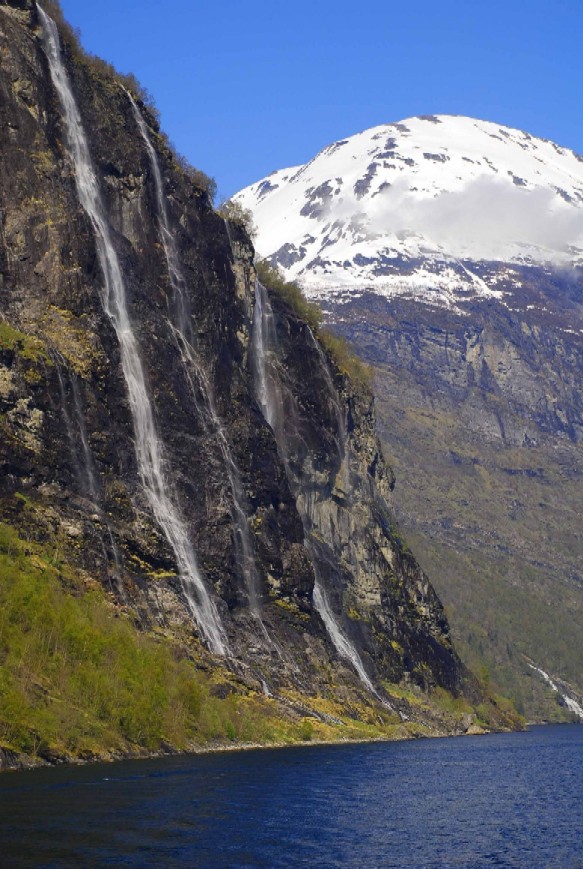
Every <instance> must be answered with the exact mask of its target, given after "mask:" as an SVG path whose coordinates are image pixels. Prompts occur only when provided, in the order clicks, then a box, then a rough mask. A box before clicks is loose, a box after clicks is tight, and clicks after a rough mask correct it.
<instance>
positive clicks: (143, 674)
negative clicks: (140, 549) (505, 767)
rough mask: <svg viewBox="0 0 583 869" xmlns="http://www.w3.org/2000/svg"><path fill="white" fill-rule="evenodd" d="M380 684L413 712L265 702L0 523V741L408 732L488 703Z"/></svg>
mask: <svg viewBox="0 0 583 869" xmlns="http://www.w3.org/2000/svg"><path fill="white" fill-rule="evenodd" d="M337 688H339V696H341V695H342V689H341V686H337ZM387 688H388V690H389V691H391V690H392V692H393V695H394V696H396V697H404V698H405V699H407V700H408V702H409V703H411V704H412V707H413V710H414V712H417V713H418V715H417V716H414V717H413V719H412V720H409V721H407V722H406V723H403V722H401V720H400V719H399V717H398V716H397V715H396V714H394V713H391V712H388V711H387V710H386V709H383V708H381V707H379V706H378V705H377V704H371V703H370V702H364V701H363V702H360V703H359V702H358V701H355V698H351V700H350V703H348V704H347V703H343V702H342V701H340V700H338V699H334V696H333V692H332V693H330V695H329V696H327V697H322V696H321V697H306V696H303V695H300V694H298V692H297V691H295V690H292V689H290V690H287V691H282V692H281V698H282V699H281V702H280V701H279V700H275V699H271V698H267V697H264V696H263V695H262V694H259V693H257V692H256V691H254V690H252V689H250V688H249V686H247V685H245V684H244V683H243V682H242V681H240V680H238V679H237V677H235V676H233V674H232V673H229V672H228V671H227V670H226V669H225V668H224V667H223V666H221V663H220V662H217V661H216V660H215V661H210V660H209V659H208V657H207V656H206V655H205V654H204V652H203V651H202V650H200V649H199V648H196V647H195V648H192V647H190V648H189V647H187V646H186V645H184V644H182V643H180V642H178V641H177V639H176V637H175V636H171V635H169V634H165V633H163V632H161V631H159V630H158V631H142V630H140V629H139V628H138V627H137V626H136V624H135V623H134V621H133V620H132V617H131V614H128V613H124V612H123V611H121V610H120V609H119V608H116V607H115V606H114V605H113V604H112V603H111V602H110V601H109V600H108V598H107V596H106V594H105V593H104V591H103V589H102V588H101V587H100V586H99V584H98V583H93V582H91V581H89V582H88V581H87V580H85V581H81V580H79V579H78V578H76V575H75V573H74V571H73V570H72V569H71V568H69V567H68V566H67V565H66V564H63V563H61V562H59V561H58V560H57V559H56V558H55V556H54V554H52V553H51V552H49V551H47V550H46V549H43V548H42V547H40V546H39V545H38V544H36V543H31V542H29V541H26V540H23V539H22V538H21V537H19V536H18V534H17V533H16V531H15V530H14V528H12V527H11V526H10V525H7V524H5V523H2V524H0V748H4V749H9V750H12V751H15V752H17V753H22V754H26V755H29V756H32V757H33V758H34V757H41V758H44V759H48V760H51V761H53V760H60V759H62V760H65V759H75V758H82V759H83V758H85V759H90V758H96V757H108V756H110V757H115V756H122V755H132V754H138V755H139V754H145V753H149V752H150V753H151V752H156V751H161V750H188V749H193V748H196V747H212V746H215V745H229V744H230V745H237V744H240V745H242V744H293V743H295V742H305V741H308V740H321V741H332V740H335V741H337V740H344V739H373V738H386V739H395V738H408V737H411V736H419V735H431V734H438V733H444V732H447V731H448V730H452V729H455V728H456V726H458V727H459V723H460V720H461V719H462V718H463V717H464V716H467V715H468V714H470V713H474V716H473V720H474V721H476V723H477V724H483V725H485V726H487V724H488V720H487V719H488V710H487V709H486V708H485V707H484V709H483V710H480V709H478V710H477V711H476V710H472V708H471V707H470V706H468V704H467V703H465V702H464V701H463V700H457V701H456V700H453V698H451V697H449V696H448V695H446V694H445V692H441V691H438V692H436V694H435V696H433V697H432V698H429V697H427V696H425V695H422V694H421V693H420V692H417V693H415V692H412V691H410V690H408V689H402V688H401V689H400V688H397V687H396V686H387ZM476 712H477V714H476ZM312 713H315V715H314V714H312ZM318 715H319V716H324V720H319V719H318V717H317V716H318ZM326 716H333V717H334V719H336V721H337V723H327V722H326V720H325V718H326ZM415 718H417V720H414V719H415ZM419 719H426V720H427V722H432V723H422V722H420V721H419Z"/></svg>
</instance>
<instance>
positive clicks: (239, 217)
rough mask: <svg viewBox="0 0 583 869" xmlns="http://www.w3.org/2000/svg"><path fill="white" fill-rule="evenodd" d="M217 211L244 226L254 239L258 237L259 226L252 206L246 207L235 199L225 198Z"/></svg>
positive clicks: (231, 221)
mask: <svg viewBox="0 0 583 869" xmlns="http://www.w3.org/2000/svg"><path fill="white" fill-rule="evenodd" d="M217 213H218V214H220V215H221V217H224V219H225V220H228V221H229V222H230V223H235V224H237V226H242V227H243V228H244V229H245V231H246V232H247V235H248V236H249V238H250V239H251V240H252V241H254V240H255V238H256V237H257V227H256V226H255V222H254V220H253V213H252V211H251V209H250V208H244V206H243V205H241V203H240V202H236V201H235V200H234V199H225V200H224V201H223V202H221V204H220V205H219V206H218V208H217Z"/></svg>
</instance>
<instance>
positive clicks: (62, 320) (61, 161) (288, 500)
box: [0, 0, 509, 765]
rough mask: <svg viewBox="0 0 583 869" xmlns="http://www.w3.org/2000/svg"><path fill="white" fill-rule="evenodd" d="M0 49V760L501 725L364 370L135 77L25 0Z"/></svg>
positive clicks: (1, 31) (1, 36) (18, 0)
mask: <svg viewBox="0 0 583 869" xmlns="http://www.w3.org/2000/svg"><path fill="white" fill-rule="evenodd" d="M46 5H47V8H48V9H50V11H51V12H52V13H53V14H54V15H55V16H56V17H57V18H58V17H59V11H58V6H56V4H55V3H54V2H50V3H47V4H46ZM0 51H1V53H2V67H1V69H0V97H1V101H0V110H1V112H2V119H3V125H4V128H5V129H6V130H7V136H6V137H5V138H3V139H2V141H1V142H0V209H1V212H0V213H1V226H0V284H1V287H2V293H1V294H0V432H1V435H2V437H1V438H0V518H1V520H2V524H1V525H0V638H1V644H0V765H3V764H12V763H16V762H18V760H17V759H15V754H18V753H22V752H24V753H26V754H29V755H35V756H36V757H37V759H38V757H39V756H40V757H43V758H44V759H45V760H48V761H54V760H59V759H60V760H62V759H67V758H71V757H86V758H87V757H94V756H103V755H104V754H108V753H112V752H113V753H116V752H118V753H119V752H128V753H139V752H144V751H167V750H174V749H178V748H184V747H188V746H192V745H204V744H208V743H209V741H213V740H219V741H229V742H233V741H238V742H243V741H247V742H249V741H260V742H274V741H278V740H279V741H281V740H282V739H283V740H292V741H294V740H298V739H309V738H311V736H312V735H314V736H317V737H321V738H327V739H330V738H345V737H352V738H354V737H355V736H359V735H360V736H363V737H365V738H366V737H368V736H372V735H381V736H382V735H385V736H406V735H411V734H413V733H423V732H426V733H438V732H440V733H444V732H462V731H463V732H465V731H466V730H467V729H468V728H471V727H473V726H476V722H478V721H479V722H481V724H482V725H484V724H486V719H488V721H490V722H491V725H492V726H505V725H506V724H507V723H508V721H509V719H507V717H506V716H505V714H504V713H502V712H501V711H500V710H499V709H498V708H497V707H496V706H495V705H494V704H493V703H491V702H490V701H489V700H488V698H487V697H486V695H485V694H484V691H483V689H482V688H481V687H480V685H479V684H478V683H477V682H476V680H475V679H474V678H473V677H472V676H471V674H470V673H469V672H468V671H467V670H466V668H465V667H464V666H463V664H462V663H461V661H460V660H459V658H458V656H457V654H456V653H455V650H454V649H453V647H452V643H451V640H450V637H449V627H448V624H447V620H446V619H445V616H444V613H443V608H442V606H441V604H440V602H439V600H438V598H437V596H436V594H435V592H434V591H433V589H432V587H431V586H430V584H429V583H428V581H427V578H426V576H425V575H424V574H423V572H422V570H421V569H420V567H419V565H418V564H417V562H416V561H415V559H414V557H413V555H412V554H411V552H410V551H409V550H408V549H407V548H406V547H405V546H404V544H403V542H402V540H401V538H400V535H399V533H398V530H397V528H396V525H395V522H394V518H393V516H392V513H391V511H390V509H389V508H388V506H387V499H388V498H389V496H390V484H391V479H392V477H391V474H390V471H389V470H388V469H387V468H386V467H385V465H384V463H383V460H382V458H381V456H380V452H379V444H378V441H377V436H376V432H375V421H374V414H373V411H372V406H371V396H370V395H369V394H367V393H366V391H363V390H362V389H360V390H357V389H355V388H354V387H353V386H352V385H351V383H350V381H349V380H348V379H347V378H346V377H344V376H343V375H342V373H341V372H340V370H339V369H338V367H337V366H336V364H335V362H334V359H333V358H332V357H331V356H330V355H327V354H326V353H325V351H324V349H323V348H322V346H320V344H319V343H318V341H317V340H316V338H315V337H314V334H313V333H312V332H311V330H310V329H309V328H308V326H307V324H306V323H305V322H304V321H303V320H302V319H301V318H300V317H299V316H298V314H297V313H296V312H295V311H294V309H293V308H292V307H291V306H290V305H289V304H287V303H286V302H285V300H284V299H282V298H279V297H278V296H277V293H273V292H268V290H266V289H265V288H261V287H260V286H259V285H258V284H256V281H255V272H254V268H253V250H252V247H251V244H250V242H249V239H248V238H247V236H246V235H245V233H244V232H243V231H242V230H241V229H240V228H239V227H237V226H236V225H231V226H229V225H228V223H226V222H225V221H224V220H223V219H222V218H221V217H220V216H219V215H218V214H217V213H216V212H215V211H214V210H213V208H212V205H211V202H210V200H209V196H208V194H207V192H206V189H205V187H204V186H203V185H202V184H201V180H203V179H202V175H201V173H200V172H196V171H194V170H190V171H185V170H184V168H183V167H181V165H179V161H177V158H176V155H175V154H174V153H173V152H172V150H171V149H170V148H169V146H168V143H167V140H166V139H165V137H164V136H163V134H162V133H161V132H160V130H159V128H158V125H157V123H156V120H155V117H154V116H153V114H152V113H151V111H150V110H149V109H148V107H147V106H146V105H144V104H143V102H141V100H140V98H139V96H140V95H139V91H138V90H137V89H136V87H135V82H133V81H132V80H131V79H127V78H124V79H122V78H120V77H119V76H118V75H117V74H116V73H115V72H114V71H113V70H112V69H111V68H109V67H107V65H105V64H103V63H102V62H100V61H99V60H98V59H96V58H90V57H87V56H86V55H84V54H83V52H82V51H81V50H80V48H79V46H78V45H77V44H76V42H75V40H74V38H73V37H72V35H71V33H70V32H69V31H68V29H67V27H66V25H65V24H64V23H63V22H61V23H60V25H59V27H58V28H57V27H55V25H54V23H53V22H52V20H51V19H50V18H49V17H47V16H46V15H45V14H44V13H43V12H42V11H41V10H40V9H39V8H38V7H37V6H36V4H34V3H33V2H31V0H10V2H6V0H3V2H0ZM88 131H91V135H89V134H88ZM265 384H269V390H268V391H267V392H266V390H265V388H264V387H265ZM275 408H285V410H286V414H285V419H286V426H285V429H283V428H282V426H280V425H278V424H276V419H277V411H276V409H275ZM476 707H479V708H480V709H479V713H478V712H477V711H474V710H475V708H476Z"/></svg>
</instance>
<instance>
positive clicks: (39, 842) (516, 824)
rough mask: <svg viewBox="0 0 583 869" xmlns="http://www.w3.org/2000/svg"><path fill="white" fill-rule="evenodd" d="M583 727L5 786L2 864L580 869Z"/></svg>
mask: <svg viewBox="0 0 583 869" xmlns="http://www.w3.org/2000/svg"><path fill="white" fill-rule="evenodd" d="M582 776H583V727H581V726H580V725H572V726H571V725H567V726H555V727H536V728H533V729H532V730H531V731H529V732H527V733H513V734H499V735H491V736H481V737H480V736H476V737H465V738H450V739H433V740H431V739H426V740H418V741H412V742H393V743H375V744H368V745H332V746H306V747H301V748H290V749H273V750H257V751H246V752H236V753H230V752H228V753H222V754H212V755H199V756H184V757H173V758H166V759H159V760H152V761H126V762H123V763H114V764H99V765H94V766H87V767H81V768H71V767H69V768H60V769H58V768H56V769H48V770H35V771H33V772H25V773H7V774H5V775H3V776H0V865H1V866H2V867H24V866H26V867H30V866H35V867H78V866H105V865H123V866H132V867H159V866H164V867H199V869H206V867H212V869H222V867H232V869H243V867H266V869H267V867H269V869H279V867H282V869H283V867H286V869H287V867H319V869H326V867H331V869H332V867H350V869H352V867H354V869H373V867H374V869H380V867H442V869H443V867H465V869H480V867H491V866H503V867H528V869H536V867H569V869H574V867H583V835H582V829H581V824H582V820H581V819H582V818H583V788H582V787H581V780H582Z"/></svg>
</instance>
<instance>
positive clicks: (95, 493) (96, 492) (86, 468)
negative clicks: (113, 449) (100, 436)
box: [51, 350, 125, 597]
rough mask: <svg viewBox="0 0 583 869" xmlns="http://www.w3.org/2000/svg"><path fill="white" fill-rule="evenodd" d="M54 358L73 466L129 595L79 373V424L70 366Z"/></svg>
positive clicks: (120, 590)
mask: <svg viewBox="0 0 583 869" xmlns="http://www.w3.org/2000/svg"><path fill="white" fill-rule="evenodd" d="M51 357H52V359H53V362H54V364H55V370H56V372H57V380H58V381H59V392H60V395H61V412H62V414H63V419H64V420H65V428H66V430H67V440H68V441H69V452H70V454H71V459H72V462H73V468H74V471H75V474H76V476H77V480H78V484H79V486H80V488H81V491H82V492H83V494H85V495H88V496H89V498H90V500H91V503H92V505H93V509H94V510H95V513H96V515H97V517H98V519H99V521H100V523H102V524H103V525H104V526H105V528H106V529H107V536H108V539H109V549H108V547H107V546H106V544H105V542H104V540H103V537H102V536H101V535H100V540H101V549H102V551H103V557H104V560H105V563H106V566H107V567H109V564H110V561H111V559H113V565H114V578H115V581H116V584H117V589H118V593H120V594H121V595H122V596H124V597H125V591H124V588H123V584H122V580H121V556H120V551H119V548H118V545H117V543H116V542H115V537H114V536H113V531H112V529H111V525H110V523H109V520H108V519H107V516H106V515H105V513H104V512H103V509H102V507H101V492H100V487H99V484H98V478H97V473H96V470H95V463H94V460H93V454H92V452H91V447H90V446H89V437H88V435H87V427H86V425H85V418H84V415H83V408H82V405H81V396H80V395H79V387H78V385H77V381H76V379H75V376H74V375H71V374H70V373H69V374H68V378H67V379H68V383H69V387H70V390H71V394H72V396H73V413H74V422H75V424H73V419H72V418H71V414H70V413H69V407H68V405H69V400H68V397H67V390H66V388H65V380H64V378H63V371H67V366H66V363H65V360H64V359H63V357H62V356H61V354H60V353H57V352H56V351H55V350H53V351H51ZM76 434H77V435H78V436H79V440H80V441H81V453H82V461H80V458H79V454H78V449H77V442H76V438H75V435H76ZM110 584H111V578H110Z"/></svg>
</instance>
